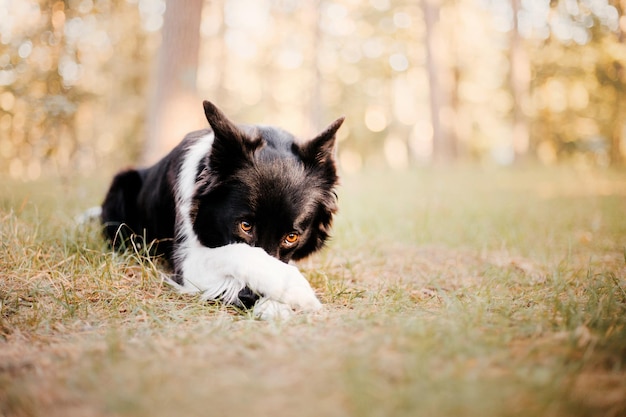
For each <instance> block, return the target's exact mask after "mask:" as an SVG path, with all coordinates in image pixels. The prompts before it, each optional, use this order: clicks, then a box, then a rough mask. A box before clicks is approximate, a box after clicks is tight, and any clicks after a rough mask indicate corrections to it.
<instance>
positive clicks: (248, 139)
mask: <svg viewBox="0 0 626 417" xmlns="http://www.w3.org/2000/svg"><path fill="white" fill-rule="evenodd" d="M204 112H205V114H206V117H207V120H208V122H209V124H210V125H211V127H212V129H213V132H214V139H213V145H212V149H211V152H210V154H209V155H208V156H207V158H206V160H205V161H204V162H203V167H204V169H203V170H202V172H201V174H200V176H199V178H198V185H197V187H198V188H197V190H196V193H195V196H194V202H193V207H195V210H194V211H193V214H192V217H193V224H194V231H195V232H196V234H197V235H198V237H199V239H200V242H201V243H202V244H203V245H205V246H208V247H216V246H222V245H225V244H229V243H237V242H242V243H247V244H249V245H251V246H257V247H261V248H263V249H264V250H265V251H266V252H267V253H268V254H270V255H271V256H274V257H276V258H278V259H280V260H282V261H283V262H288V261H289V260H291V259H294V260H297V259H301V258H304V257H306V256H307V255H309V254H311V253H312V252H314V251H316V250H318V249H320V248H321V247H322V246H323V245H324V242H325V241H326V240H327V239H328V236H329V232H330V227H331V223H332V217H333V214H334V213H335V212H336V211H337V196H336V194H335V190H334V188H335V186H336V185H337V181H338V177H337V169H336V165H335V160H334V148H335V134H336V132H337V129H339V127H340V126H341V124H342V123H343V120H344V119H343V118H339V119H337V120H336V121H335V122H333V123H331V124H330V126H328V127H327V128H326V129H325V130H324V131H323V132H322V133H320V134H319V135H317V136H316V137H315V138H313V139H311V140H308V141H304V142H299V141H296V140H295V138H294V136H293V135H291V134H290V133H288V132H285V131H284V130H281V129H277V128H275V127H268V126H237V125H235V124H234V123H232V122H231V121H230V120H228V118H227V117H226V116H225V115H224V114H223V113H222V112H221V111H220V110H219V109H218V108H217V107H215V106H214V105H213V104H212V103H210V102H208V101H205V102H204Z"/></svg>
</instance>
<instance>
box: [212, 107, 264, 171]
mask: <svg viewBox="0 0 626 417" xmlns="http://www.w3.org/2000/svg"><path fill="white" fill-rule="evenodd" d="M202 104H203V105H204V114H205V116H206V119H207V121H208V122H209V124H210V125H211V128H212V129H213V133H214V138H213V145H212V147H211V155H210V156H209V165H210V167H211V170H214V171H216V172H218V173H219V174H221V175H222V176H228V175H230V174H232V173H233V172H235V171H236V170H237V169H239V168H241V167H242V166H243V165H244V164H246V163H247V162H249V161H251V159H252V153H253V152H254V151H255V150H256V149H257V148H258V147H260V146H261V145H262V140H261V138H260V137H258V136H257V137H250V136H249V135H247V134H246V132H244V131H243V130H242V129H241V128H239V127H238V126H237V125H235V124H234V123H233V122H231V121H230V120H229V119H228V118H227V117H226V115H225V114H224V113H222V111H221V110H220V109H218V108H217V107H216V106H215V105H214V104H213V103H211V102H209V101H204V102H203V103H202Z"/></svg>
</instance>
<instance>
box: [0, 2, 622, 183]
mask: <svg viewBox="0 0 626 417" xmlns="http://www.w3.org/2000/svg"><path fill="white" fill-rule="evenodd" d="M166 5H167V6H168V7H166ZM625 9H626V1H625V0H611V1H607V0H441V1H435V0H423V1H408V0H395V1H393V0H369V1H357V0H337V1H307V2H304V1H296V0H215V1H203V0H193V1H185V2H177V1H168V2H166V1H164V0H67V1H56V0H19V1H18V0H0V174H5V175H7V174H8V175H9V176H11V177H13V178H20V179H25V180H35V179H38V178H40V177H42V176H45V175H48V174H49V173H56V174H60V175H63V176H64V175H74V174H75V173H77V172H80V173H91V172H94V171H103V170H104V171H105V172H108V171H109V170H114V169H116V168H118V167H119V166H120V165H123V164H129V163H135V162H142V163H148V162H152V161H154V160H155V159H157V158H158V157H160V156H162V155H163V154H164V153H165V152H166V151H167V149H168V148H170V147H172V146H174V145H175V144H176V143H177V142H178V141H179V140H180V139H181V138H182V135H183V134H184V133H185V132H188V131H190V130H194V129H198V128H203V127H205V126H206V122H205V121H204V120H203V114H202V107H201V105H200V103H201V100H202V99H210V100H212V101H213V102H215V103H216V104H218V105H219V106H221V107H222V108H223V109H224V110H225V111H226V113H227V114H229V115H230V116H231V118H232V119H233V120H236V121H238V122H245V123H265V124H274V125H279V126H282V127H284V128H286V129H287V130H290V131H292V132H294V133H295V134H296V135H298V136H302V137H307V136H310V135H313V134H314V133H315V132H316V131H317V130H319V129H321V128H322V127H323V126H324V125H325V124H327V123H328V122H330V121H331V120H334V118H335V117H337V116H339V115H345V116H346V117H347V123H346V124H345V126H344V127H343V128H342V129H341V131H340V137H339V141H340V145H339V161H340V165H341V168H342V170H343V171H344V173H350V172H357V171H360V170H362V169H364V168H367V167H391V168H394V169H403V168H406V167H409V166H412V165H430V164H449V163H454V162H458V161H461V162H467V161H470V162H479V163H481V164H498V165H512V164H519V163H525V162H527V161H539V162H540V163H542V164H555V163H561V162H563V161H568V162H573V163H575V164H577V165H599V166H608V165H619V164H621V163H622V162H623V160H624V154H625V152H626V72H625V71H624V65H625V64H626V46H625V45H624V32H625V31H626V16H624V10H625ZM181 28H182V30H181Z"/></svg>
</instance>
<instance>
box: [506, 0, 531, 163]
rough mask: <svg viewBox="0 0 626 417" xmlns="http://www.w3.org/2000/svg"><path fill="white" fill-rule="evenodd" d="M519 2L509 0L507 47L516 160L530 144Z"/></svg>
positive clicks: (526, 63)
mask: <svg viewBox="0 0 626 417" xmlns="http://www.w3.org/2000/svg"><path fill="white" fill-rule="evenodd" d="M519 2H520V0H511V7H512V9H513V29H512V30H511V39H510V42H511V43H510V49H509V64H510V71H509V86H510V90H511V96H512V98H513V110H512V113H513V114H512V124H513V135H512V140H511V141H512V146H513V151H514V154H515V160H516V162H519V161H521V160H523V159H524V158H525V157H526V154H527V153H528V147H529V144H530V138H529V133H528V122H527V118H526V115H525V114H524V110H523V105H524V103H527V102H528V96H529V91H530V63H529V61H528V56H527V55H526V51H525V50H524V45H523V44H522V39H521V37H520V34H519V27H518V21H517V15H518V11H519Z"/></svg>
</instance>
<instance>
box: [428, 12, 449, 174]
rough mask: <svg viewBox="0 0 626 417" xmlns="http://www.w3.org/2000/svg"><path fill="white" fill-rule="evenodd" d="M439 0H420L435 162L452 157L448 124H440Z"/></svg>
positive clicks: (443, 103) (442, 90) (443, 96)
mask: <svg viewBox="0 0 626 417" xmlns="http://www.w3.org/2000/svg"><path fill="white" fill-rule="evenodd" d="M439 9H440V6H439V2H438V0H422V11H423V14H424V26H425V36H424V42H425V45H426V70H427V72H428V87H429V92H430V95H429V99H430V120H431V123H432V132H433V157H434V160H435V162H437V163H448V162H450V161H452V160H453V159H454V158H455V156H456V155H455V146H454V145H455V144H454V141H453V137H452V135H451V132H450V130H449V129H448V126H449V125H450V124H451V123H452V122H451V121H449V122H448V123H442V120H441V116H442V114H444V111H445V107H446V106H447V105H448V104H449V103H447V99H448V97H447V95H446V92H445V88H444V87H443V86H442V84H441V81H440V74H441V73H442V72H443V68H441V67H440V63H439V60H440V59H439V55H438V52H439V51H438V50H439V48H440V47H441V45H443V42H442V41H441V40H440V39H439V35H440V33H439V29H438V27H437V26H438V24H439Z"/></svg>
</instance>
